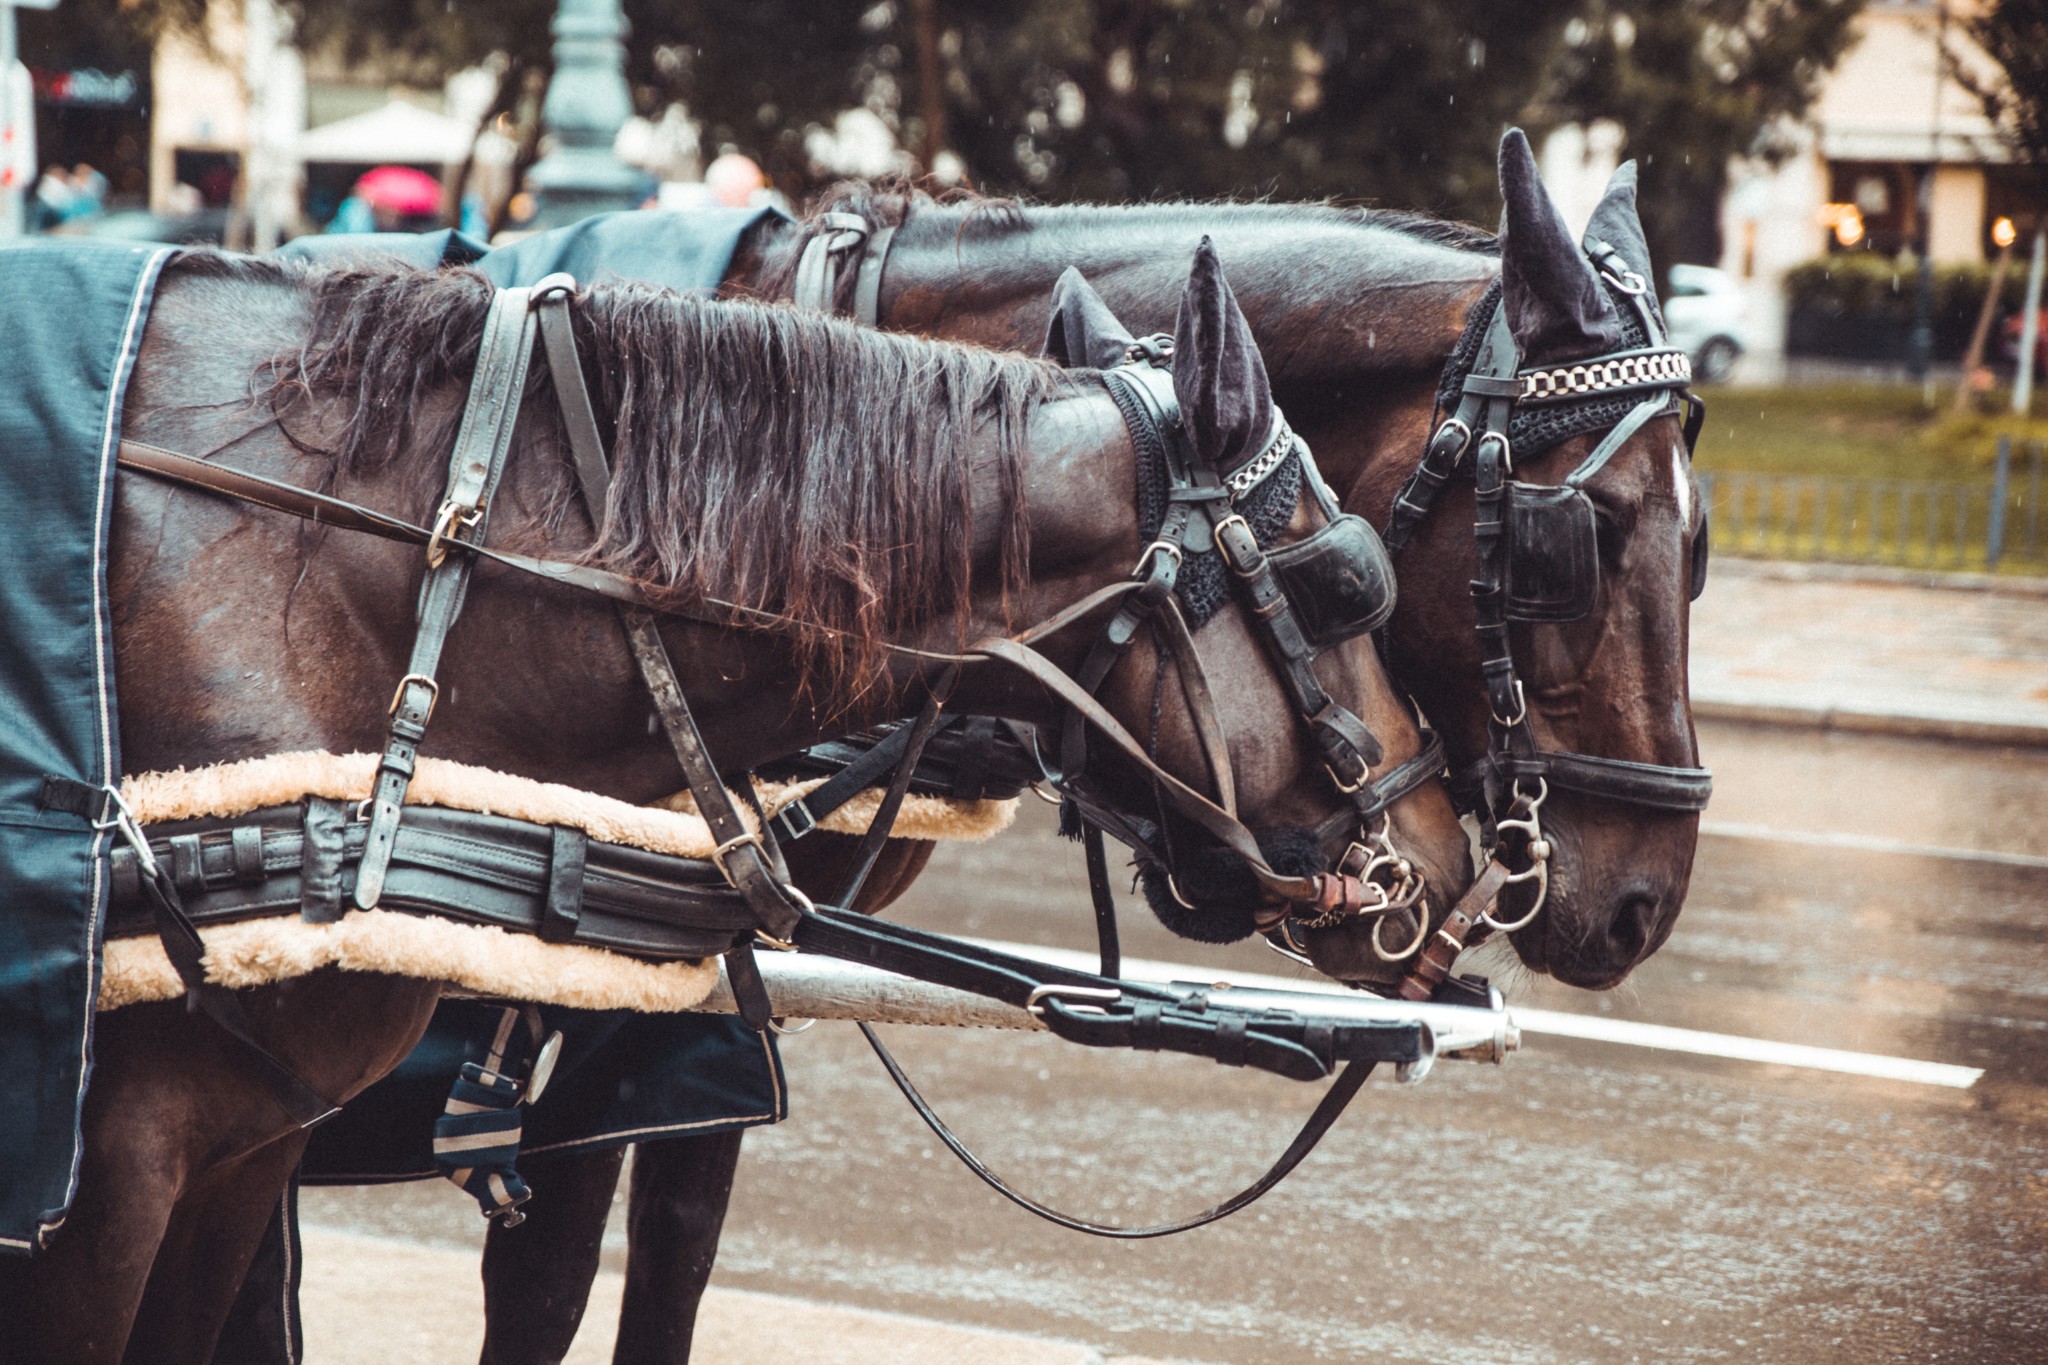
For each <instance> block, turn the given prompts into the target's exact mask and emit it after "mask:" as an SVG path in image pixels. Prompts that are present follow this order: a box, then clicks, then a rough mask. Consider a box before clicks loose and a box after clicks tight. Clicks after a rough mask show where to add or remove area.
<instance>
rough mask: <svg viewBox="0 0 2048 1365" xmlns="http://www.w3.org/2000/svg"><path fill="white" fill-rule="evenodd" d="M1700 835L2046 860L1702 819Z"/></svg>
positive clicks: (2005, 860) (2036, 863)
mask: <svg viewBox="0 0 2048 1365" xmlns="http://www.w3.org/2000/svg"><path fill="white" fill-rule="evenodd" d="M1700 833H1702V834H1709V835H1713V836H1714V837H1716V838H1720V839H1756V840H1760V841H1762V842H1764V843H1772V844H1804V845H1807V846H1808V847H1812V848H1853V849H1856V850H1859V851H1861V852H1864V853H1903V854H1905V855H1906V856H1908V857H1912V858H1949V859H1953V860H1955V861H1957V862H1965V863H1992V864H1995V865H1997V866H1999V867H2029V868H2038V869H2048V858H2044V857H2042V856H2041V855H2040V854H2038V853H1998V852H1993V851H1991V850H1989V849H1981V848H1948V847H1945V846H1943V845H1940V844H1909V843H1903V842H1901V841H1900V840H1897V839H1887V838H1884V837H1883V836H1882V835H1877V834H1843V833H1813V832H1808V831H1804V830H1790V829H1774V828H1772V827H1771V826H1770V825H1751V824H1744V823H1741V822H1738V821H1734V820H1702V821H1701V822H1700Z"/></svg>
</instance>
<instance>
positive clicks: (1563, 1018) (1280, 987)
mask: <svg viewBox="0 0 2048 1365" xmlns="http://www.w3.org/2000/svg"><path fill="white" fill-rule="evenodd" d="M968 941H969V942H970V943H979V944H980V945H981V946H982V947H984V948H992V949H994V950H995V951H996V952H999V953H1014V954H1016V955H1017V956H1019V957H1035V958H1037V959H1038V960H1039V961H1041V962H1049V963H1051V964H1053V965H1054V966H1056V967H1070V968H1074V969H1077V970H1080V971H1091V972H1092V971H1094V970H1095V969H1096V968H1097V967H1098V966H1099V965H1100V962H1099V960H1098V959H1097V957H1096V955H1095V954H1094V953H1082V952H1075V951H1073V950H1072V949H1069V948H1046V947H1041V946H1039V945H1038V944H1035V943H1010V942H1005V941H1003V940H1000V939H986V938H983V939H969V940H968ZM1123 973H1124V976H1125V977H1127V978H1129V979H1130V980H1132V981H1154V982H1167V981H1217V980H1228V981H1230V982H1232V983H1234V984H1236V985H1240V986H1250V987H1255V988H1258V989H1260V990H1275V991H1307V992H1309V993H1311V994H1316V995H1339V996H1343V995H1350V994H1351V990H1350V988H1349V987H1346V986H1340V985H1338V984H1337V983H1336V982H1334V981H1325V980H1317V979H1314V978H1308V977H1284V976H1267V975H1262V974H1260V973H1255V972H1240V971H1230V972H1222V971H1219V970H1217V969H1216V968H1213V967H1195V966H1190V965H1188V964H1187V963H1183V962H1161V961H1159V960H1157V959H1154V958H1143V957H1127V958H1125V959H1124V960H1123ZM1508 1008H1509V1010H1510V1012H1511V1013H1512V1014H1513V1015H1514V1019H1515V1023H1516V1025H1517V1026H1519V1027H1520V1028H1521V1030H1522V1031H1523V1032H1524V1033H1547V1034H1551V1035H1554V1036H1556V1037H1560V1038H1584V1039H1588V1040H1591V1041H1593V1042H1601V1043H1618V1044H1620V1045H1622V1046H1624V1047H1642V1048H1652V1049H1655V1050H1657V1051H1661V1052H1689V1053H1693V1054H1695V1055H1697V1056H1702V1057H1727V1058H1731V1059H1733V1060H1736V1061H1745V1062H1761V1063H1764V1064H1766V1065H1770V1066H1796V1067H1801V1068H1804V1069H1806V1070H1808V1071H1833V1072H1836V1073H1838V1074H1840V1075H1845V1076H1874V1077H1876V1078H1878V1079H1880V1080H1888V1081H1905V1082H1908V1083H1910V1084H1914V1085H1936V1086H1944V1087H1946V1088H1948V1089H1951V1090H1968V1089H1969V1088H1970V1087H1971V1086H1973V1085H1975V1084H1976V1083H1977V1082H1978V1080H1979V1079H1981V1078H1982V1077H1983V1075H1984V1070H1983V1068H1982V1067H1974V1066H1952V1065H1950V1064H1948V1063H1946V1062H1918V1061H1914V1060H1912V1059H1911V1058H1908V1057H1887V1056H1884V1055H1883V1054H1881V1053H1873V1052H1847V1051H1843V1050H1842V1049H1839V1048H1832V1047H1810V1046H1808V1045H1806V1044H1804V1043H1777V1042H1772V1041H1771V1040H1769V1039H1767V1038H1743V1037H1739V1036H1737V1035H1735V1034H1730V1033H1707V1032H1703V1031H1701V1030H1699V1029H1689V1028H1672V1027H1670V1026H1668V1025H1665V1024H1641V1023H1637V1022H1635V1021H1634V1020H1630V1019H1609V1018H1605V1017H1603V1016H1601V1015H1595V1014H1567V1013H1564V1012H1563V1011H1559V1010H1538V1009H1528V1008H1525V1007H1523V1006H1521V1005H1510V1006H1509V1007H1508Z"/></svg>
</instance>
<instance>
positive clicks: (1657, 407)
mask: <svg viewBox="0 0 2048 1365" xmlns="http://www.w3.org/2000/svg"><path fill="white" fill-rule="evenodd" d="M1587 254H1588V255H1589V256H1590V257H1591V259H1592V261H1593V264H1594V266H1595V268H1596V269H1598V270H1599V272H1600V276H1601V279H1602V282H1603V283H1604V284H1605V285H1606V286H1607V288H1608V291H1609V293H1610V295H1611V296H1613V297H1614V298H1615V299H1616V301H1617V302H1618V303H1620V304H1621V306H1622V308H1623V316H1624V318H1625V319H1626V320H1628V322H1629V323H1631V324H1632V325H1631V326H1630V330H1631V331H1632V332H1633V331H1636V330H1638V329H1639V330H1640V333H1641V337H1642V344H1640V345H1638V346H1634V347H1630V348H1628V349H1624V350H1620V351H1614V352H1610V353H1607V354H1605V355H1600V356H1595V357H1592V358H1590V359H1587V360H1583V361H1576V362H1573V363H1572V364H1569V365H1561V366H1555V367H1550V368H1546V369H1542V370H1530V371H1523V370H1519V369H1518V368H1517V367H1518V365H1519V356H1518V354H1517V352H1516V348H1515V342H1514V338H1513V336H1512V335H1511V334H1510V332H1509V330H1508V324H1507V314H1506V310H1505V309H1504V308H1503V307H1502V306H1501V303H1500V290H1499V285H1498V284H1496V285H1495V286H1494V290H1493V292H1492V296H1491V306H1490V308H1489V307H1486V306H1485V305H1482V308H1481V309H1480V310H1479V311H1478V312H1477V313H1475V315H1474V319H1473V322H1472V324H1471V325H1470V326H1469V327H1468V328H1467V332H1466V337H1465V338H1464V339H1463V340H1462V341H1461V342H1460V344H1459V347H1458V349H1457V350H1456V351H1454V352H1453V355H1452V360H1451V363H1450V365H1449V366H1448V367H1447V369H1446V374H1445V384H1444V391H1445V392H1446V393H1448V394H1452V395H1454V396H1455V406H1454V407H1453V410H1452V412H1451V415H1450V416H1449V417H1448V418H1446V419H1445V420H1444V421H1443V423H1442V424H1441V425H1440V426H1438V427H1437V429H1436V433H1435V435H1434V436H1432V437H1431V438H1430V442H1429V446H1428V448H1427V450H1426V451H1425V452H1424V454H1423V458H1422V462H1421V464H1419V465H1418V466H1417V467H1416V470H1415V472H1414V473H1413V474H1412V475H1410V476H1409V478H1408V482H1407V483H1406V484H1405V485H1404V486H1403V487H1402V489H1401V492H1400V494H1399V496H1398V497H1396V498H1395V500H1394V509H1393V515H1392V516H1391V518H1390V519H1389V521H1388V525H1387V531H1386V537H1385V539H1386V545H1387V549H1388V551H1389V552H1390V553H1393V554H1398V553H1400V550H1401V547H1402V546H1404V545H1406V544H1407V543H1408V541H1409V539H1410V537H1412V536H1413V535H1414V533H1415V531H1416V528H1417V527H1419V526H1420V525H1421V524H1422V522H1423V519H1424V518H1425V517H1427V516H1428V515H1429V512H1430V509H1431V508H1432V507H1434V506H1435V505H1436V501H1437V498H1438V496H1439V495H1440V494H1441V493H1442V492H1443V490H1444V488H1445V487H1446V486H1447V485H1448V484H1449V483H1450V481H1451V479H1452V478H1453V477H1455V476H1456V475H1457V474H1458V472H1459V470H1460V469H1461V467H1462V466H1463V465H1464V461H1465V457H1466V455H1467V454H1468V453H1469V454H1470V455H1471V457H1472V459H1471V464H1470V469H1471V477H1472V481H1473V487H1474V493H1475V498H1474V507H1475V511H1474V518H1473V538H1474V540H1476V541H1477V543H1478V547H1479V575H1478V577H1476V578H1474V579H1473V580H1472V606H1473V612H1474V615H1475V616H1476V617H1477V624H1478V631H1479V641H1480V653H1481V658H1480V668H1481V671H1482V672H1483V674H1484V676H1485V679H1486V695H1487V701H1488V710H1489V712H1490V719H1489V722H1488V725H1487V746H1486V753H1485V755H1484V756H1483V757H1482V758H1480V759H1479V760H1477V761H1476V762H1475V763H1473V764H1472V765H1471V767H1469V768H1468V769H1467V770H1465V771H1464V772H1463V773H1460V774H1458V775H1457V776H1456V777H1455V778H1454V780H1453V782H1452V795H1453V798H1454V799H1456V800H1457V801H1458V802H1459V804H1460V805H1461V807H1462V808H1464V809H1466V810H1468V811H1471V812H1473V813H1475V814H1477V815H1478V817H1479V820H1480V824H1481V828H1482V833H1483V835H1484V843H1485V848H1486V852H1487V853H1488V855H1489V860H1490V862H1491V863H1494V864H1498V865H1499V866H1500V867H1501V868H1502V869H1503V871H1502V872H1501V874H1500V875H1499V876H1498V878H1497V880H1498V881H1499V883H1500V885H1502V886H1507V885H1513V884H1516V883H1521V882H1532V881H1533V882H1534V883H1535V884H1536V896H1535V900H1534V902H1533V903H1532V904H1531V906H1530V907H1529V910H1528V912H1527V913H1526V914H1524V915H1523V916H1522V917H1521V918H1519V919H1517V920H1514V921H1511V922H1507V923H1503V922H1501V921H1499V920H1496V919H1494V918H1493V916H1492V914H1491V912H1490V911H1480V912H1479V913H1478V914H1477V916H1476V919H1474V918H1465V919H1464V920H1463V922H1462V923H1461V924H1458V925H1457V927H1456V928H1455V929H1454V928H1452V927H1450V926H1447V927H1446V929H1445V930H1444V931H1440V933H1439V935H1438V938H1439V939H1443V940H1448V941H1447V942H1439V941H1437V940H1432V942H1431V944H1430V947H1429V949H1428V950H1427V952H1425V954H1424V956H1423V960H1422V961H1421V962H1418V963H1417V965H1416V968H1415V970H1414V973H1413V974H1411V978H1410V979H1411V981H1413V980H1415V979H1416V978H1417V977H1424V978H1429V979H1428V980H1427V981H1426V983H1425V984H1424V985H1423V986H1421V987H1420V988H1421V989H1423V990H1424V991H1425V992H1426V990H1427V987H1428V986H1429V985H1433V984H1434V983H1435V982H1436V981H1441V980H1442V979H1443V976H1444V974H1445V973H1447V972H1448V970H1449V967H1450V962H1451V959H1452V958H1454V957H1455V956H1456V955H1457V951H1458V949H1459V948H1461V947H1462V946H1464V937H1463V934H1464V933H1465V932H1470V931H1473V930H1475V929H1476V930H1477V932H1478V933H1480V934H1483V933H1485V932H1486V931H1487V930H1489V929H1491V930H1503V931H1512V930H1515V929H1520V928H1522V927H1524V926H1525V925H1527V924H1529V923H1530V922H1531V921H1533V920H1534V919H1535V918H1536V916H1537V915H1538V914H1539V913H1541V911H1542V909H1543V905H1544V901H1545V899H1546V898H1547V896H1548V894H1549V887H1550V856H1551V851H1552V850H1551V845H1550V841H1549V840H1548V839H1546V838H1545V837H1544V834H1543V823H1542V808H1543V803H1544V801H1545V800H1546V799H1547V797H1548V796H1549V794H1550V789H1551V787H1552V786H1556V787H1558V788H1561V789H1564V790H1568V791H1574V792H1579V793H1581V794H1584V795H1587V796H1593V797H1598V798H1601V799H1604V800H1608V801H1616V802H1620V803H1622V804H1624V805H1631V806H1639V807H1643V808H1646V809H1650V810H1658V811H1674V812H1681V813H1697V812H1699V811H1701V810H1704V809H1705V808H1706V805H1707V798H1708V796H1709V795H1710V794H1711V793H1712V791H1713V779H1712V776H1711V774H1709V773H1708V772H1707V770H1706V769H1704V768H1688V767H1676V766H1671V765H1667V764H1661V763H1638V762H1634V761H1631V760H1625V759H1616V758H1603V757H1600V756H1598V755H1594V754H1582V753H1576V752H1572V751H1569V750H1558V749H1544V748H1542V747H1540V746H1539V745H1538V744H1537V742H1536V736H1535V733H1534V731H1533V730H1532V729H1531V727H1530V725H1529V708H1528V701H1527V697H1526V696H1525V694H1524V691H1523V687H1522V681H1521V679H1520V677H1518V676H1517V674H1516V670H1515V659H1514V650H1513V647H1512V645H1511V644H1510V641H1509V635H1508V623H1509V622H1510V621H1522V622H1529V623H1540V622H1564V621H1573V620H1578V619H1580V618H1582V617H1584V616H1586V615H1587V614H1589V613H1590V612H1591V611H1592V610H1593V607H1594V605H1595V602H1596V600H1597V597H1598V594H1599V564H1600V561H1599V553H1598V546H1597V543H1596V540H1595V529H1596V528H1595V523H1594V519H1593V508H1592V503H1591V501H1590V500H1589V499H1588V498H1587V497H1586V494H1585V492H1584V487H1585V484H1586V483H1587V481H1589V480H1590V479H1592V478H1593V477H1594V476H1595V475H1596V474H1598V473H1599V472H1600V470H1601V469H1602V468H1604V467H1605V466H1606V464H1607V463H1608V461H1609V460H1610V459H1611V458H1612V457H1613V456H1614V455H1615V453H1616V452H1617V451H1619V450H1620V449H1621V447H1622V446H1623V445H1625V444H1626V443H1627V442H1628V441H1629V439H1630V438H1632V437H1633V436H1634V435H1635V434H1636V433H1637V432H1638V431H1640V430H1641V429H1642V427H1643V426H1644V424H1646V423H1647V422H1649V421H1651V420H1652V419H1654V418H1657V417H1662V416H1666V415H1671V414H1674V413H1676V412H1678V411H1679V410H1680V409H1683V410H1684V412H1685V444H1686V451H1687V454H1688V455H1690V453H1691V451H1692V448H1693V446H1694V444H1695V443H1696V442H1697V440H1698V438H1699V431H1700V426H1701V424H1702V422H1703V421H1704V420H1705V417H1706V405H1705V404H1704V403H1703V402H1701V401H1700V400H1699V399H1698V398H1697V397H1695V396H1694V395H1693V393H1692V391H1691V388H1690V384H1691V381H1692V366H1691V363H1690V362H1689V361H1688V359H1687V358H1686V355H1685V353H1684V352H1683V351H1681V350H1678V349H1676V348H1674V347H1672V346H1670V345H1669V344H1668V343H1667V341H1666V338H1665V334H1664V329H1663V326H1662V324H1661V322H1660V320H1659V319H1658V317H1657V312H1656V309H1655V308H1654V307H1653V306H1652V303H1651V299H1650V290H1649V284H1648V282H1647V281H1646V280H1644V279H1643V277H1642V276H1641V275H1640V274H1638V273H1637V272H1636V271H1634V270H1632V269H1630V268H1629V267H1628V266H1627V264H1626V263H1625V262H1624V261H1623V260H1622V258H1621V256H1620V255H1619V253H1617V252H1616V251H1615V250H1614V249H1613V248H1612V247H1610V246H1608V245H1607V244H1606V243H1604V242H1594V243H1590V244H1589V245H1588V248H1587ZM1481 328H1483V329H1484V330H1483V331H1480V330H1479V329H1481ZM1475 335H1477V337H1478V341H1477V345H1476V350H1475V349H1474V347H1473V345H1472V341H1473V338H1474V336H1475ZM1468 355H1469V357H1470V359H1469V361H1468V360H1467V359H1466V357H1467V356H1468ZM1603 429H1604V430H1605V433H1606V434H1605V435H1604V436H1603V437H1602V438H1601V440H1600V442H1599V444H1597V445H1596V446H1595V447H1594V448H1593V451H1592V453H1591V454H1589V455H1588V456H1587V457H1586V458H1585V459H1584V460H1583V461H1581V462H1580V464H1579V465H1578V467H1577V468H1575V469H1573V470H1572V472H1571V473H1570V474H1568V475H1566V476H1565V478H1564V481H1563V482H1562V483H1560V484H1557V485H1554V486H1553V485H1537V484H1527V483H1523V482H1521V481H1519V480H1512V478H1511V476H1512V475H1513V473H1514V458H1515V454H1516V453H1517V452H1516V451H1515V448H1514V446H1513V444H1511V441H1510V435H1511V434H1512V435H1513V436H1514V437H1515V439H1516V440H1518V441H1520V442H1521V448H1520V451H1519V454H1520V456H1521V458H1523V459H1525V460H1526V459H1528V458H1529V457H1530V456H1532V455H1534V454H1537V453H1540V452H1541V451H1543V450H1546V449H1548V448H1549V447H1551V446H1554V445H1557V444H1559V443H1560V442H1562V441H1565V440H1568V439H1570V438H1571V437H1573V436H1577V435H1584V434H1586V433H1587V432H1589V431H1598V430H1603ZM1705 537H1706V527H1705V522H1704V521H1702V523H1701V525H1700V527H1699V529H1698V530H1697V532H1696V533H1695V537H1694V545H1693V575H1692V595H1693V596H1695V597H1697V596H1698V590H1699V587H1700V585H1701V584H1702V583H1703V582H1704V580H1705ZM1508 832H1513V833H1515V834H1517V835H1518V836H1520V838H1521V840H1522V844H1523V855H1524V856H1525V857H1526V858H1527V860H1528V866H1526V867H1524V868H1522V869H1521V870H1519V871H1511V870H1507V869H1506V864H1505V863H1504V862H1503V861H1502V852H1501V836H1502V835H1503V834H1505V833H1508ZM1482 926H1483V927H1482ZM1404 993H1406V987H1405V985H1404Z"/></svg>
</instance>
